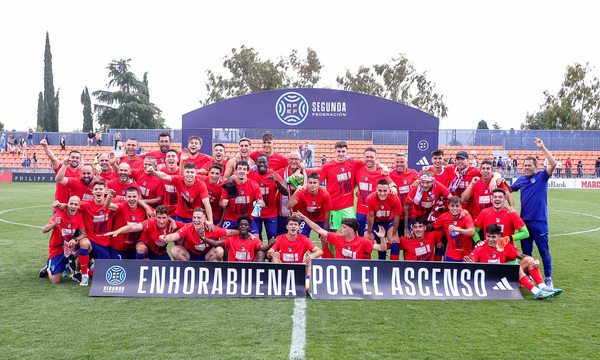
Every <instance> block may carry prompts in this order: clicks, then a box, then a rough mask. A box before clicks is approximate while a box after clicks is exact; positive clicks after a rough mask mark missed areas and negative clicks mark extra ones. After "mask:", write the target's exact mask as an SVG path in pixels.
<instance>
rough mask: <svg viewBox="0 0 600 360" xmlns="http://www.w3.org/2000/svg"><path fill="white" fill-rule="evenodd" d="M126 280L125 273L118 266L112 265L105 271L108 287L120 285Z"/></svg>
mask: <svg viewBox="0 0 600 360" xmlns="http://www.w3.org/2000/svg"><path fill="white" fill-rule="evenodd" d="M126 278H127V271H125V269H124V268H123V267H121V266H119V265H113V266H111V267H109V268H108V270H106V282H107V283H109V284H110V285H121V284H122V283H123V282H124V281H125V279H126Z"/></svg>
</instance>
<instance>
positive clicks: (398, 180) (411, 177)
mask: <svg viewBox="0 0 600 360" xmlns="http://www.w3.org/2000/svg"><path fill="white" fill-rule="evenodd" d="M390 178H391V179H392V180H393V181H394V184H396V186H397V187H398V198H399V199H400V206H402V208H404V203H405V202H406V197H407V196H408V193H409V192H410V187H411V186H412V184H413V183H414V182H415V180H417V179H418V178H419V175H418V174H417V172H416V171H415V170H413V169H409V168H406V171H404V173H402V174H400V173H398V171H396V170H394V171H392V172H391V173H390ZM400 218H401V219H403V218H404V211H402V213H401V214H400Z"/></svg>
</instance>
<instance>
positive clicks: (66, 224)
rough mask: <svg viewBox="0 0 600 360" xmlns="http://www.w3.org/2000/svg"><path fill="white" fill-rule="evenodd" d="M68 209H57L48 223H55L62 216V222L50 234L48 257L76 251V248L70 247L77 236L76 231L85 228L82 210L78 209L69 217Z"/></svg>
mask: <svg viewBox="0 0 600 360" xmlns="http://www.w3.org/2000/svg"><path fill="white" fill-rule="evenodd" d="M67 212H68V210H57V211H56V213H55V214H54V216H52V219H51V220H50V221H48V224H52V223H54V221H55V220H56V218H57V217H60V224H58V226H55V227H54V228H53V229H52V233H51V234H50V243H49V244H48V259H51V258H53V257H55V256H57V255H60V254H63V253H66V254H67V255H69V254H70V253H75V250H74V249H71V248H70V247H69V241H71V240H72V239H73V238H74V237H75V231H76V230H81V229H83V228H85V226H84V223H83V218H82V217H81V212H79V211H77V213H76V214H75V216H73V217H69V216H68V215H67Z"/></svg>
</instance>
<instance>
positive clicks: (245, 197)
mask: <svg viewBox="0 0 600 360" xmlns="http://www.w3.org/2000/svg"><path fill="white" fill-rule="evenodd" d="M235 186H237V190H238V197H236V198H235V199H229V203H228V204H227V207H226V208H225V220H230V221H237V219H238V218H239V217H240V216H242V215H248V216H250V218H251V219H254V217H253V216H252V209H254V207H253V206H252V204H253V203H254V201H255V200H261V199H262V198H263V197H262V193H261V192H260V186H258V184H257V183H256V182H255V181H254V180H252V179H248V180H246V182H245V183H244V184H243V185H239V184H238V183H237V182H236V183H235ZM227 198H228V197H227V191H223V192H222V193H221V201H222V200H225V199H227Z"/></svg>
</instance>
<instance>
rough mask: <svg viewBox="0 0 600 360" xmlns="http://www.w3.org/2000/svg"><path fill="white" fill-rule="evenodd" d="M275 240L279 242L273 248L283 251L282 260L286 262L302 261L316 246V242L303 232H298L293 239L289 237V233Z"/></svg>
mask: <svg viewBox="0 0 600 360" xmlns="http://www.w3.org/2000/svg"><path fill="white" fill-rule="evenodd" d="M275 240H276V241H277V242H276V243H275V245H273V247H271V249H273V250H275V251H279V252H280V253H281V262H284V263H301V262H303V261H304V254H305V253H306V252H307V251H312V249H314V248H315V244H314V243H313V242H312V241H311V240H310V239H309V238H308V237H306V236H304V235H302V234H298V235H297V238H296V240H293V241H292V240H290V239H288V237H287V234H282V235H279V236H278V237H277V238H275Z"/></svg>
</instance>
